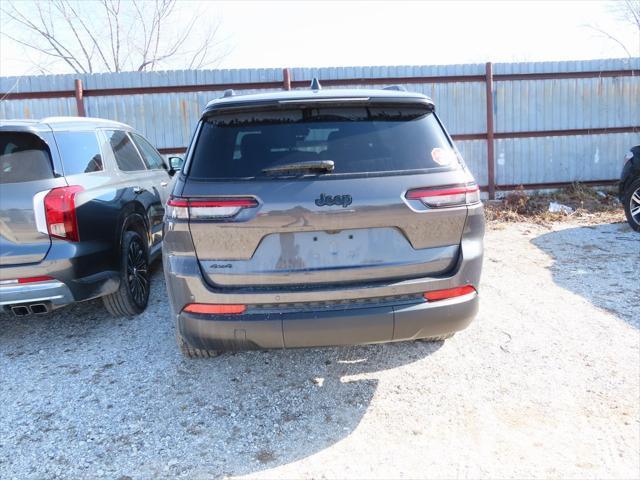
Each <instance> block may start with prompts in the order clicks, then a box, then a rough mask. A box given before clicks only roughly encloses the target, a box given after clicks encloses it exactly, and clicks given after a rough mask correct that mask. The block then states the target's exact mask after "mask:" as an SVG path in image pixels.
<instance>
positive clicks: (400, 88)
mask: <svg viewBox="0 0 640 480" xmlns="http://www.w3.org/2000/svg"><path fill="white" fill-rule="evenodd" d="M383 90H395V91H397V92H406V91H407V89H406V88H404V87H403V86H402V85H388V86H386V87H384V88H383Z"/></svg>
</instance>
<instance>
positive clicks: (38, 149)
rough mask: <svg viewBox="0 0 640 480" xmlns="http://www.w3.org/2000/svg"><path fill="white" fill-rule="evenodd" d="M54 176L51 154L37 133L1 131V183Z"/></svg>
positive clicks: (28, 180)
mask: <svg viewBox="0 0 640 480" xmlns="http://www.w3.org/2000/svg"><path fill="white" fill-rule="evenodd" d="M49 178H53V169H52V167H51V154H50V153H49V147H48V146H47V144H46V143H45V142H44V141H43V140H42V139H41V138H40V137H38V136H37V135H34V134H32V133H26V132H0V184H3V183H23V182H32V181H34V180H45V179H49Z"/></svg>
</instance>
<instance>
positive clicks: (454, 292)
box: [424, 285, 476, 302]
mask: <svg viewBox="0 0 640 480" xmlns="http://www.w3.org/2000/svg"><path fill="white" fill-rule="evenodd" d="M475 291H476V289H475V288H473V287H472V286H471V285H465V286H464V287H455V288H447V289H445V290H433V291H431V292H425V294H424V298H425V299H427V300H429V301H430V302H435V301H437V300H446V299H447V298H454V297H461V296H463V295H468V294H470V293H475Z"/></svg>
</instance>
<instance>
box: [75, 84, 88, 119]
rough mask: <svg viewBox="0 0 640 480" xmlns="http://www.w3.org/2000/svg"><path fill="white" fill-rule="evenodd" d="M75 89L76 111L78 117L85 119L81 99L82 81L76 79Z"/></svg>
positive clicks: (82, 100)
mask: <svg viewBox="0 0 640 480" xmlns="http://www.w3.org/2000/svg"><path fill="white" fill-rule="evenodd" d="M75 89H76V109H77V110H78V116H79V117H86V116H87V114H86V113H85V111H84V99H83V96H82V94H83V91H82V80H80V79H79V78H76V81H75Z"/></svg>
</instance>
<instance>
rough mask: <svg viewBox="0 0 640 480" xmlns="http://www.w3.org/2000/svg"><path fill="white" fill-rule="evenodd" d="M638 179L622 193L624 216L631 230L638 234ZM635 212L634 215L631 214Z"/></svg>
mask: <svg viewBox="0 0 640 480" xmlns="http://www.w3.org/2000/svg"><path fill="white" fill-rule="evenodd" d="M638 208H640V178H638V179H636V180H635V181H634V182H632V183H631V185H629V186H628V187H627V190H626V191H625V193H624V214H625V215H626V216H627V221H628V222H629V225H631V228H633V229H634V230H635V231H636V232H640V211H638V210H637V209H638ZM632 211H635V215H634V214H633V213H632Z"/></svg>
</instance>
